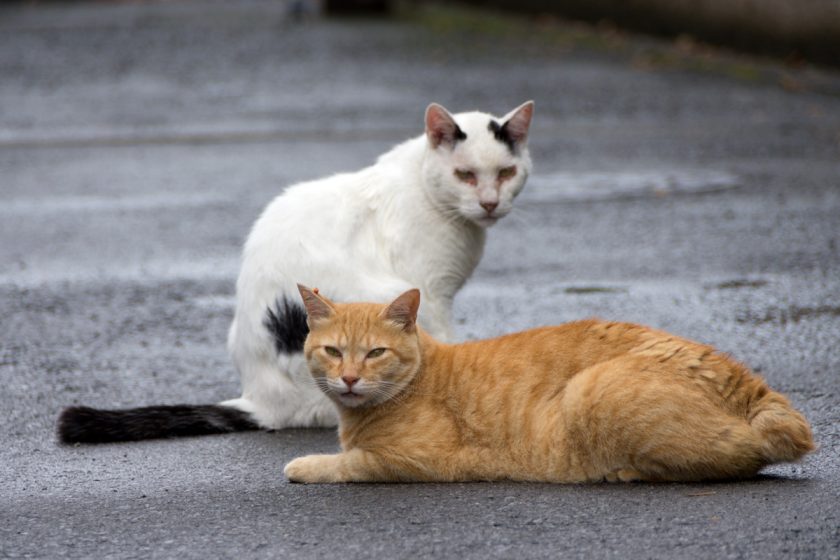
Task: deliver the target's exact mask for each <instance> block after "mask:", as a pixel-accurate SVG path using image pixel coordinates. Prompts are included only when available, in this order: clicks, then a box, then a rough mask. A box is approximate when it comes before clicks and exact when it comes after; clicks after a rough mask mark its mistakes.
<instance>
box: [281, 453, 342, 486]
mask: <svg viewBox="0 0 840 560" xmlns="http://www.w3.org/2000/svg"><path fill="white" fill-rule="evenodd" d="M332 463H334V461H333V460H332V457H331V456H330V455H307V456H306V457H298V458H297V459H294V460H292V461H290V462H289V464H288V465H286V468H284V469H283V474H285V475H286V478H288V479H289V480H290V481H291V482H302V483H304V484H325V483H330V482H342V481H341V480H340V479H338V477H337V475H336V472H335V468H331V467H334V465H333V464H332Z"/></svg>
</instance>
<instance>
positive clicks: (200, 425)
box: [58, 404, 259, 443]
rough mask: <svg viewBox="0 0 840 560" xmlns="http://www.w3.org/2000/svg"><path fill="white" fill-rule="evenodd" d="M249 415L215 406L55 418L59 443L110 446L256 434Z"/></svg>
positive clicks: (76, 412)
mask: <svg viewBox="0 0 840 560" xmlns="http://www.w3.org/2000/svg"><path fill="white" fill-rule="evenodd" d="M258 429H259V426H258V425H257V424H256V423H255V422H254V421H253V420H252V419H251V415H250V414H248V413H247V412H242V411H241V410H238V409H236V408H231V407H228V406H221V405H217V404H204V405H189V404H177V405H172V406H146V407H142V408H129V409H126V410H99V409H96V408H88V407H86V406H71V407H69V408H65V409H64V410H63V411H62V412H61V415H59V417H58V439H59V440H60V441H61V443H110V442H116V441H138V440H142V439H157V438H173V437H185V436H201V435H207V434H226V433H229V432H241V431H245V430H258Z"/></svg>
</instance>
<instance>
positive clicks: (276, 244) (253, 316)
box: [59, 101, 534, 442]
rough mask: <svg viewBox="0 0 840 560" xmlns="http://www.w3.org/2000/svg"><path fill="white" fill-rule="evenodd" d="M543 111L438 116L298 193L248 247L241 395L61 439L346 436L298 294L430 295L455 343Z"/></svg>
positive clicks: (108, 417) (240, 306)
mask: <svg viewBox="0 0 840 560" xmlns="http://www.w3.org/2000/svg"><path fill="white" fill-rule="evenodd" d="M533 108H534V104H533V102H530V101H529V102H527V103H524V104H522V105H521V106H519V107H517V108H516V109H514V110H513V111H511V112H510V113H508V114H507V115H505V116H504V117H502V118H500V119H498V118H496V117H493V116H491V115H489V114H486V113H480V112H470V113H460V114H457V115H454V116H453V115H450V114H449V113H448V112H447V111H446V109H444V108H443V107H441V106H440V105H437V104H431V105H429V107H428V108H427V109H426V119H425V124H426V131H425V134H424V135H421V136H419V137H417V138H414V139H411V140H408V141H406V142H404V143H402V144H399V145H398V146H396V147H394V148H393V149H392V150H391V151H389V152H387V153H385V154H384V155H382V156H381V157H380V158H379V159H378V160H377V162H376V163H375V164H374V165H372V166H370V167H367V168H365V169H362V170H361V171H357V172H355V173H344V174H339V175H334V176H332V177H328V178H326V179H320V180H317V181H312V182H306V183H300V184H297V185H294V186H292V187H290V188H288V189H287V190H286V191H285V192H284V193H283V194H281V195H280V196H278V197H277V198H276V199H274V201H273V202H271V203H270V204H269V205H268V207H267V208H266V210H265V211H264V212H263V214H262V216H260V218H259V219H258V220H257V222H256V224H255V225H254V228H253V230H252V231H251V234H250V236H249V237H248V241H247V242H246V243H245V250H244V256H243V262H242V269H241V272H240V275H239V280H238V282H237V286H236V293H237V304H236V314H235V317H234V320H233V324H232V325H231V328H230V333H229V337H228V347H229V350H230V353H231V355H232V357H233V361H234V364H235V365H236V368H237V370H238V371H239V374H240V376H241V379H242V396H241V397H240V398H238V399H233V400H229V401H225V402H223V403H221V405H201V406H193V405H176V406H155V407H144V408H140V409H131V410H123V411H102V410H96V409H91V408H87V407H71V408H68V409H66V410H65V411H64V412H63V413H62V416H61V417H60V419H59V437H60V438H61V440H62V441H64V442H78V441H86V442H101V441H124V440H134V439H147V438H151V437H167V436H178V435H198V434H203V433H219V432H227V431H235V430H242V429H255V428H257V427H259V428H267V429H281V428H287V427H309V426H335V425H336V424H337V415H336V412H335V410H334V405H333V404H332V403H331V402H330V401H329V400H327V399H326V398H325V397H324V395H323V393H322V392H321V391H320V390H318V388H317V387H315V386H314V385H313V384H312V382H311V376H310V375H309V373H308V371H307V370H306V365H305V363H304V360H303V357H302V353H301V351H302V349H303V342H304V339H305V338H306V334H307V332H308V329H307V326H306V316H305V312H304V310H303V308H302V307H301V306H300V305H299V304H298V303H297V301H298V299H299V298H298V297H297V284H298V283H302V284H306V285H310V286H318V287H319V288H321V289H323V290H324V291H325V292H328V293H329V294H330V297H334V298H335V299H338V300H342V299H344V300H351V301H364V300H367V301H390V300H392V299H393V298H395V297H396V296H398V295H399V294H400V293H402V292H404V291H406V290H408V289H410V288H414V287H416V288H419V289H420V290H421V292H422V295H423V308H422V310H421V314H420V317H419V321H420V324H421V325H422V326H423V327H424V328H425V329H426V330H427V331H429V332H430V333H431V334H432V335H433V336H435V337H438V338H441V339H448V338H450V335H451V333H450V313H451V309H452V300H453V298H454V297H455V294H456V292H457V291H458V290H459V289H460V288H461V287H462V286H463V284H464V282H465V281H466V280H467V278H469V276H470V274H472V272H473V270H474V269H475V267H476V266H477V265H478V262H479V260H480V258H481V255H482V252H483V249H484V238H485V235H484V234H485V232H484V230H485V228H487V227H489V226H491V225H493V224H494V223H495V222H496V221H497V220H499V219H500V218H502V217H504V216H505V215H506V214H508V213H509V212H510V211H511V209H512V206H513V200H514V198H516V196H517V195H518V194H519V192H520V191H521V190H522V187H523V186H524V185H525V181H526V179H527V178H528V175H529V173H530V171H531V160H530V156H529V153H528V148H527V138H528V130H529V127H530V124H531V116H532V114H533Z"/></svg>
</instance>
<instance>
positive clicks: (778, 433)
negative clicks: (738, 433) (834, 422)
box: [748, 387, 815, 463]
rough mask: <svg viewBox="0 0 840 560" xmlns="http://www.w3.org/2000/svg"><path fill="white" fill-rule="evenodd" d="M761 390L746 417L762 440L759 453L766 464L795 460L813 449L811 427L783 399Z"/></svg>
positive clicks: (773, 392) (770, 391)
mask: <svg viewBox="0 0 840 560" xmlns="http://www.w3.org/2000/svg"><path fill="white" fill-rule="evenodd" d="M762 389H764V390H763V391H760V393H761V394H759V395H756V396H757V397H758V399H757V400H756V401H754V402H753V404H752V406H751V407H750V410H749V416H748V420H749V423H750V425H751V426H752V427H753V429H754V430H756V431H757V432H758V433H759V435H760V436H761V438H762V440H763V442H762V446H761V453H762V455H763V456H764V458H765V460H767V462H768V463H784V462H791V461H798V460H799V459H801V458H802V457H803V456H804V455H805V454H806V453H808V452H810V451H813V450H814V449H815V446H814V440H813V437H812V435H811V427H810V425H809V424H808V421H807V420H806V419H805V417H804V416H802V414H800V413H799V412H798V411H797V410H796V409H794V408H793V407H792V406H791V404H790V402H789V401H788V400H787V399H786V398H785V397H784V396H782V395H781V394H779V393H777V392H775V391H772V390H769V389H766V387H763V388H762Z"/></svg>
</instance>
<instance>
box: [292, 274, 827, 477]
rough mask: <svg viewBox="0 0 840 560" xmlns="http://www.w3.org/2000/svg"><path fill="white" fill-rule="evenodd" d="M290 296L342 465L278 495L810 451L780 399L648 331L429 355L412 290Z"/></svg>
mask: <svg viewBox="0 0 840 560" xmlns="http://www.w3.org/2000/svg"><path fill="white" fill-rule="evenodd" d="M298 287H299V290H300V293H301V295H302V297H303V301H304V304H305V307H306V310H307V313H308V322H309V327H310V332H309V336H308V337H307V339H306V343H305V346H304V354H305V357H306V360H307V363H308V365H309V369H310V371H311V373H312V377H313V379H314V380H315V383H316V384H317V385H318V386H319V387H320V388H321V390H323V392H324V393H325V394H326V395H327V396H328V397H329V398H330V399H331V400H332V401H333V403H335V405H336V406H337V409H338V411H339V416H340V424H339V425H340V429H339V433H340V439H341V447H342V452H341V453H339V454H337V455H309V456H306V457H300V458H298V459H295V460H293V461H291V462H290V463H289V464H288V465H286V468H285V474H286V476H287V477H288V478H289V479H290V480H291V481H293V482H304V483H334V482H365V481H371V482H374V481H382V482H384V481H469V480H502V479H506V480H522V481H545V482H567V483H568V482H597V481H604V480H606V481H633V480H643V481H696V480H714V479H732V478H745V477H750V476H754V475H755V474H756V473H757V472H758V471H759V470H760V469H762V468H763V467H765V466H767V465H771V464H773V463H779V462H786V461H796V460H798V459H800V458H802V457H803V456H804V455H805V454H806V453H808V452H809V451H812V450H813V449H814V443H813V441H812V437H811V429H810V427H809V425H808V422H807V420H805V418H804V417H803V416H802V414H800V413H799V412H798V411H796V410H795V409H794V408H793V407H791V405H790V403H789V401H788V400H787V399H786V398H785V397H784V396H783V395H781V394H780V393H777V392H775V391H772V390H771V389H770V388H768V387H767V385H766V384H765V382H764V381H763V380H762V379H761V378H759V377H758V376H756V375H755V374H753V373H752V372H751V371H750V370H749V369H748V368H746V367H745V366H743V365H742V364H739V363H738V362H736V361H734V360H732V359H730V358H729V357H727V356H725V355H723V354H721V353H719V352H717V351H716V350H714V349H713V348H711V347H709V346H705V345H702V344H697V343H695V342H691V341H688V340H685V339H682V338H679V337H677V336H674V335H670V334H668V333H665V332H662V331H658V330H655V329H651V328H648V327H643V326H639V325H633V324H627V323H614V322H606V321H600V320H595V319H590V320H585V321H576V322H573V323H567V324H564V325H560V326H556V327H545V328H539V329H534V330H530V331H525V332H520V333H515V334H511V335H507V336H502V337H499V338H495V339H490V340H480V341H475V342H467V343H463V344H443V343H441V342H438V341H437V340H435V339H434V338H432V337H431V336H430V335H428V334H427V333H426V332H424V331H423V330H422V329H421V328H420V327H418V326H417V325H416V317H417V310H418V307H419V304H420V292H419V291H418V290H409V291H407V292H405V293H404V294H402V295H401V296H399V297H398V298H397V299H396V300H394V301H393V302H392V303H391V304H390V305H377V304H368V303H350V304H338V303H333V302H331V301H329V300H328V299H327V298H325V297H324V296H322V295H320V294H319V293H318V291H317V290H314V291H313V290H310V289H308V288H305V287H303V286H298Z"/></svg>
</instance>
